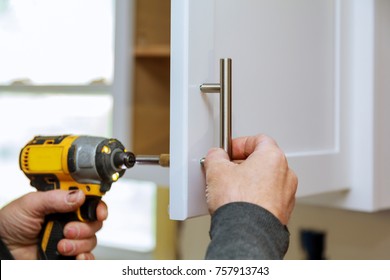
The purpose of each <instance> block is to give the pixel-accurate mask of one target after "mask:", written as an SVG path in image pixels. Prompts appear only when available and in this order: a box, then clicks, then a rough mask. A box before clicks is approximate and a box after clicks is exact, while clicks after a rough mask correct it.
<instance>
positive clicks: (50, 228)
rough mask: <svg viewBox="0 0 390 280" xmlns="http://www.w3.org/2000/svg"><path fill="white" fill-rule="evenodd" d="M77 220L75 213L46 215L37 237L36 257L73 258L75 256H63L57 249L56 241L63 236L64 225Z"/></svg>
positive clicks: (50, 258) (45, 258)
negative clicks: (38, 237)
mask: <svg viewBox="0 0 390 280" xmlns="http://www.w3.org/2000/svg"><path fill="white" fill-rule="evenodd" d="M75 220H77V218H76V215H75V213H64V214H53V215H48V216H47V217H46V219H45V223H44V225H43V227H42V231H41V234H40V239H39V246H38V247H39V249H38V258H39V259H40V260H74V259H75V256H63V255H61V254H60V253H59V252H58V250H57V245H58V242H60V240H61V239H63V238H64V227H65V225H66V224H67V223H68V222H70V221H75Z"/></svg>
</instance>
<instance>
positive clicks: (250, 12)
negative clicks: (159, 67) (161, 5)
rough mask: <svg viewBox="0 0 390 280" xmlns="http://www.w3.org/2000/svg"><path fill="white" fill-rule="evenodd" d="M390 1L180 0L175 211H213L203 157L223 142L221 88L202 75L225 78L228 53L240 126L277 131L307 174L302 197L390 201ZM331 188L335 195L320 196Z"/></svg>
mask: <svg viewBox="0 0 390 280" xmlns="http://www.w3.org/2000/svg"><path fill="white" fill-rule="evenodd" d="M389 6H390V5H389V3H388V2H387V1H375V2H374V1H358V0H357V1H339V0H333V1H330V0H317V1H312V0H294V1H284V0H262V1H259V0H212V1H210V0H172V2H171V135H170V141H171V147H170V153H171V168H170V194H171V198H170V216H171V218H172V219H179V220H182V219H186V218H188V217H192V216H197V215H202V214H205V213H207V208H206V204H205V198H204V188H205V182H204V173H203V171H202V168H201V165H200V159H201V158H202V157H203V156H204V155H205V154H206V153H207V151H208V149H209V148H210V147H213V146H216V145H218V143H219V142H218V141H219V140H218V138H219V128H218V122H219V121H218V120H219V117H220V116H219V115H218V112H219V110H218V106H219V104H218V103H219V100H218V97H217V96H215V95H213V94H203V93H201V92H200V89H199V86H200V85H201V84H203V83H215V82H218V81H219V59H220V58H225V57H229V58H231V59H232V84H233V86H232V87H233V93H232V94H233V101H232V104H233V105H232V106H233V115H232V123H233V125H232V126H233V137H237V136H244V135H252V134H257V133H266V134H268V135H270V136H272V137H273V138H275V139H276V140H277V142H278V143H279V145H280V146H281V148H282V149H283V150H284V151H285V152H286V154H287V156H288V160H289V163H290V165H291V167H292V168H293V169H294V170H295V171H296V173H297V175H298V178H299V188H298V197H305V200H309V201H310V202H315V203H320V204H326V205H337V206H340V207H346V208H351V209H359V210H368V211H372V210H376V209H379V208H383V207H389V206H390V191H389V190H386V189H389V187H387V186H388V183H389V178H388V176H387V175H386V174H387V173H389V172H388V171H387V168H388V167H390V166H389V148H387V145H386V143H387V142H388V141H386V140H389V138H390V133H389V128H386V125H385V121H386V116H387V115H388V114H389V113H387V112H386V108H387V106H386V104H387V105H388V104H389V99H390V98H389V97H387V96H386V94H385V92H386V90H389V82H388V79H386V73H390V72H389V70H390V69H389V64H390V63H389V61H388V60H389V55H388V49H389V35H388V32H387V31H386V30H388V28H386V27H385V26H387V27H389V15H390V8H389ZM374 31H375V32H374ZM386 46H387V47H386ZM378 54H379V56H378ZM386 70H387V72H386ZM374 73H375V77H374ZM377 73H380V74H381V75H380V76H378V75H377ZM387 75H388V74H387ZM387 117H388V116H387ZM325 193H334V194H336V195H335V196H328V195H320V196H319V198H318V197H312V196H313V195H318V194H325ZM381 194H387V197H386V198H385V197H383V196H382V195H381ZM308 197H310V198H309V199H308Z"/></svg>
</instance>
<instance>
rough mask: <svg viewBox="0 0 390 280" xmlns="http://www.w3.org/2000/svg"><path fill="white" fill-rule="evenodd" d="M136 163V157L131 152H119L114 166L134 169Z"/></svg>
mask: <svg viewBox="0 0 390 280" xmlns="http://www.w3.org/2000/svg"><path fill="white" fill-rule="evenodd" d="M135 162H136V160H135V155H134V154H133V153H131V152H119V153H116V154H115V156H114V165H115V166H116V167H118V168H121V169H126V168H132V167H133V166H134V164H135Z"/></svg>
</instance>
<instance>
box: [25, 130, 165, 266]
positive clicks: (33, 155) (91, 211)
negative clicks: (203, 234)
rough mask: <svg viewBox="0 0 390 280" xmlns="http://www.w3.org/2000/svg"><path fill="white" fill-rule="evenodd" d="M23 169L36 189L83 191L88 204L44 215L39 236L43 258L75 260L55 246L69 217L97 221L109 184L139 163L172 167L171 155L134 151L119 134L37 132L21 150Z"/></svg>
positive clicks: (77, 219) (71, 219) (41, 256)
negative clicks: (118, 137) (97, 213)
mask: <svg viewBox="0 0 390 280" xmlns="http://www.w3.org/2000/svg"><path fill="white" fill-rule="evenodd" d="M19 163H20V168H21V169H22V171H23V172H24V174H25V175H26V176H27V177H28V178H29V179H30V183H31V185H32V186H33V187H35V188H36V189H37V190H38V191H48V190H56V189H60V190H82V191H83V192H84V193H85V195H86V200H85V202H84V204H83V205H82V206H81V207H80V208H79V209H78V210H77V211H76V212H73V213H56V214H52V215H49V216H47V217H46V219H45V223H44V226H43V228H42V231H41V235H40V240H39V246H38V247H39V252H38V254H39V258H40V259H57V260H58V259H72V258H69V257H65V256H62V255H60V254H59V253H58V251H57V244H58V242H59V241H60V240H61V239H62V238H64V235H63V228H64V226H65V224H66V223H67V222H69V221H82V222H86V221H95V220H96V219H97V218H96V207H97V205H98V203H99V201H100V200H101V197H102V196H103V195H104V194H105V193H106V192H107V191H108V190H110V188H111V184H112V183H113V182H115V181H117V180H118V179H119V178H120V177H122V176H123V174H124V173H125V170H126V169H127V168H132V167H133V166H134V164H135V163H140V164H158V165H160V166H169V155H160V156H135V155H134V154H133V153H131V152H128V151H126V149H125V147H124V146H123V145H122V143H120V142H119V141H118V140H116V139H108V138H103V137H94V136H75V135H61V136H36V137H34V139H33V140H31V141H30V142H29V143H27V145H26V146H25V147H24V148H23V149H22V150H21V153H20V159H19Z"/></svg>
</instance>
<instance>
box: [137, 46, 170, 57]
mask: <svg viewBox="0 0 390 280" xmlns="http://www.w3.org/2000/svg"><path fill="white" fill-rule="evenodd" d="M170 54H171V49H170V46H169V45H151V46H136V47H135V49H134V56H135V57H136V58H149V57H151V58H152V57H161V58H169V57H170Z"/></svg>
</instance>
